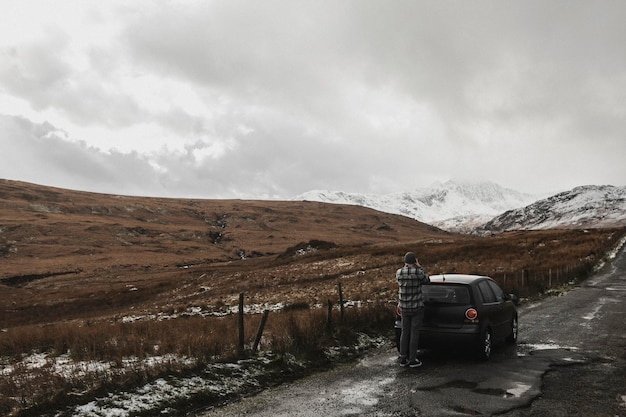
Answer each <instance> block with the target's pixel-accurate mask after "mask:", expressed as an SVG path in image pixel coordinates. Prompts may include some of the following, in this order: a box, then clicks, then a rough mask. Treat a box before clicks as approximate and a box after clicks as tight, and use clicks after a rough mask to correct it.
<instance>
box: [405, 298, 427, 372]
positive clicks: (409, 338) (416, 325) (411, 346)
mask: <svg viewBox="0 0 626 417" xmlns="http://www.w3.org/2000/svg"><path fill="white" fill-rule="evenodd" d="M422 321H424V308H423V307H422V308H420V309H418V310H417V311H415V312H411V313H406V312H404V311H403V312H402V335H401V336H400V356H401V357H402V359H405V358H407V357H408V360H409V362H412V361H414V360H416V359H417V347H418V345H419V337H420V327H422Z"/></svg>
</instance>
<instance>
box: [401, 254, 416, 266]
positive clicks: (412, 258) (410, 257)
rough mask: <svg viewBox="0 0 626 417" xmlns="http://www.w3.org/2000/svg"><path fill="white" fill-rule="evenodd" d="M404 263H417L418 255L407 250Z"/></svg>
mask: <svg viewBox="0 0 626 417" xmlns="http://www.w3.org/2000/svg"><path fill="white" fill-rule="evenodd" d="M404 263H407V264H409V265H414V264H416V263H417V256H415V254H414V253H413V252H407V253H406V255H404Z"/></svg>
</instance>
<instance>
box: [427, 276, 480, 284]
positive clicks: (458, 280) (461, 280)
mask: <svg viewBox="0 0 626 417" xmlns="http://www.w3.org/2000/svg"><path fill="white" fill-rule="evenodd" d="M429 278H430V282H431V283H435V284H437V283H451V284H470V283H472V282H474V281H478V280H481V279H491V278H489V277H487V276H484V275H467V274H441V275H431V276H430V277H429Z"/></svg>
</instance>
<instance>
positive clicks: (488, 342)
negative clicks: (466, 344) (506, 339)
mask: <svg viewBox="0 0 626 417" xmlns="http://www.w3.org/2000/svg"><path fill="white" fill-rule="evenodd" d="M492 348H493V332H492V331H491V328H489V327H488V326H487V327H485V328H483V330H482V331H481V332H480V337H479V338H478V344H477V346H476V354H477V356H478V359H480V360H483V361H486V360H489V358H491V350H492Z"/></svg>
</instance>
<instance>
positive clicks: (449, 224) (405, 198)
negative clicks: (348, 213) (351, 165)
mask: <svg viewBox="0 0 626 417" xmlns="http://www.w3.org/2000/svg"><path fill="white" fill-rule="evenodd" d="M544 196H545V195H541V194H527V193H521V192H519V191H515V190H513V189H510V188H505V187H502V186H500V185H498V184H496V183H493V182H480V183H472V182H460V181H447V182H445V183H436V184H433V185H431V186H430V187H426V188H420V189H417V190H414V191H410V192H400V193H392V194H384V195H375V194H357V193H346V192H341V191H339V192H337V191H326V190H312V191H309V192H306V193H303V194H300V195H299V196H297V197H295V198H294V199H292V200H312V201H323V202H327V203H335V204H355V205H364V206H367V207H370V208H373V209H375V210H379V211H382V212H387V213H394V214H401V215H403V216H407V217H411V218H413V219H416V220H419V221H421V222H424V223H429V224H432V225H433V226H436V227H439V228H441V229H444V230H447V231H451V232H463V233H468V232H470V231H471V230H473V229H474V228H475V227H477V226H479V225H482V224H484V223H486V222H487V221H489V220H490V219H492V218H493V217H495V216H497V215H499V214H501V213H503V212H506V211H507V210H511V209H514V208H518V207H524V206H526V205H528V204H531V203H532V202H534V201H537V200H538V199H540V198H542V197H544Z"/></svg>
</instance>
